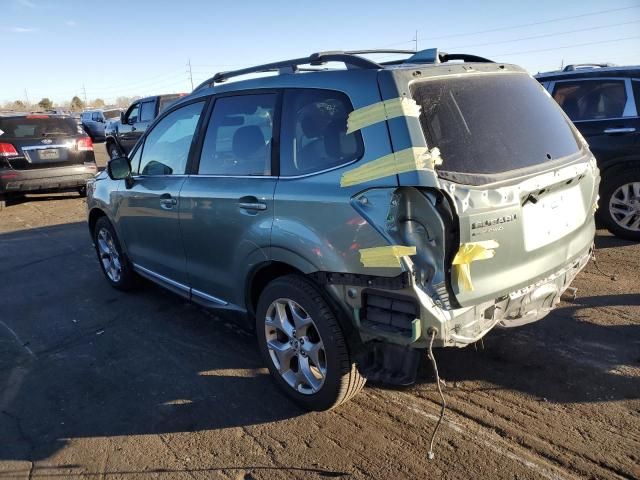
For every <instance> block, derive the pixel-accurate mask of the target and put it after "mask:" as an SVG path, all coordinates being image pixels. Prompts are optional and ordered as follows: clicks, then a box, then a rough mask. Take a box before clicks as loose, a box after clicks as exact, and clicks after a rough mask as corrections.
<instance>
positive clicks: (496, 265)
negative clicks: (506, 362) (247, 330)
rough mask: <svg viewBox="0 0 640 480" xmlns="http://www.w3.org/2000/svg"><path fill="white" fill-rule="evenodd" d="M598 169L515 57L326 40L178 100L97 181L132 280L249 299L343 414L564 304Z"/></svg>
mask: <svg viewBox="0 0 640 480" xmlns="http://www.w3.org/2000/svg"><path fill="white" fill-rule="evenodd" d="M375 53H385V54H393V55H395V56H396V58H397V59H396V60H391V61H386V62H383V63H377V62H374V61H373V60H371V59H370V58H371V55H372V54H375ZM345 67H346V68H345ZM258 72H271V73H273V74H272V75H270V76H262V77H260V78H255V75H254V78H250V79H244V80H240V81H235V82H227V80H229V79H231V78H234V77H238V76H243V75H247V74H255V73H258ZM598 182H599V173H598V169H597V167H596V164H595V161H594V158H593V156H592V155H591V153H590V151H589V148H588V146H587V144H586V143H585V141H584V139H583V138H582V136H581V135H580V133H579V132H578V131H577V130H576V129H575V127H574V126H573V125H572V123H571V122H570V121H569V120H568V119H567V117H566V116H565V115H564V114H563V112H562V110H561V109H560V107H558V105H557V104H556V103H555V102H554V101H553V99H552V98H551V97H550V96H549V95H548V94H547V93H545V91H544V90H543V88H542V87H541V86H540V85H539V83H538V82H537V81H536V80H534V79H533V78H532V77H531V76H530V75H529V74H527V73H526V72H525V71H524V70H522V69H521V68H519V67H517V66H514V65H508V64H500V63H494V62H491V61H489V60H486V59H484V58H481V57H476V56H473V55H464V54H459V55H453V54H445V53H439V52H438V51H437V50H424V51H421V52H417V53H416V52H407V51H392V52H389V51H382V52H381V51H358V52H322V53H316V54H313V55H310V56H308V57H303V58H297V59H293V60H287V61H281V62H274V63H270V64H265V65H259V66H256V67H252V68H247V69H243V70H237V71H233V72H222V73H218V74H216V75H215V76H214V77H212V78H211V79H209V80H208V81H206V82H205V83H203V84H202V85H200V86H199V87H197V88H196V89H195V90H194V91H193V92H192V93H191V94H190V95H188V96H187V97H184V98H183V99H181V100H180V101H179V102H177V103H175V104H174V105H172V106H171V107H170V108H168V109H167V110H166V111H165V112H163V113H162V114H161V115H160V116H159V117H158V118H157V119H156V120H155V121H154V123H153V124H152V125H151V126H150V127H149V129H148V130H147V131H146V133H145V135H144V136H143V137H142V138H141V139H140V140H139V141H138V143H137V145H136V146H135V148H134V149H133V150H132V151H131V153H130V154H129V155H128V156H127V157H120V158H115V159H112V160H111V161H110V163H109V164H108V168H107V171H106V172H103V173H102V174H100V175H99V176H97V177H96V178H95V180H93V181H92V182H91V183H90V184H89V187H88V209H89V216H88V223H89V229H90V231H91V235H92V238H93V241H94V244H95V248H96V252H97V254H98V260H99V263H100V266H101V267H102V270H103V272H104V274H105V276H106V279H107V281H108V282H109V283H110V284H111V285H112V286H113V287H115V288H118V289H122V290H127V289H130V288H132V287H134V285H135V283H136V279H137V277H138V276H141V277H145V278H147V279H149V280H151V281H153V282H155V283H157V284H159V285H161V286H163V287H165V288H167V289H168V290H171V291H173V292H174V293H176V294H178V295H180V296H182V297H184V298H186V299H189V300H191V301H193V302H196V303H198V304H200V305H203V306H205V307H209V308H215V309H223V310H227V311H232V312H236V313H237V317H238V318H240V319H246V320H247V322H248V323H249V324H250V325H251V327H252V328H253V329H254V330H255V333H256V336H257V338H258V343H259V347H260V350H261V352H262V355H263V357H264V361H265V362H266V364H267V365H268V368H269V370H270V371H271V373H272V375H273V377H274V378H275V381H276V382H277V383H278V384H279V385H280V387H282V388H283V389H284V390H285V391H286V392H287V393H288V394H289V395H290V396H291V397H292V398H293V399H294V400H296V401H297V402H298V403H300V404H302V405H303V406H304V407H306V408H309V409H315V410H325V409H329V408H333V407H335V406H336V405H339V404H340V403H342V402H344V401H346V400H348V399H349V398H351V397H352V396H353V395H355V394H356V393H357V392H358V391H359V390H360V389H361V388H362V387H363V386H364V383H365V380H367V379H368V380H375V381H381V382H389V383H391V384H410V383H412V382H413V381H414V380H415V377H416V371H417V367H418V363H419V361H420V359H421V356H422V354H423V352H424V350H425V349H426V348H430V347H432V346H435V347H463V346H465V345H468V344H470V343H474V342H476V341H478V340H480V339H481V338H482V337H483V336H484V335H486V334H487V332H489V331H490V330H491V329H492V328H493V327H495V326H500V327H514V326H519V325H523V324H526V323H529V322H533V321H536V320H539V319H541V318H542V317H544V316H545V315H546V314H547V313H548V312H549V311H550V310H551V309H553V308H554V307H555V306H556V305H557V304H558V302H559V301H560V296H561V295H562V293H563V292H564V290H565V289H567V287H568V286H569V284H570V283H571V281H572V280H573V278H574V277H575V276H576V274H577V273H578V272H579V271H580V270H581V269H582V268H583V267H584V266H585V264H586V263H587V261H588V259H589V257H590V254H591V251H592V245H593V237H594V221H593V215H594V211H595V208H596V205H597V191H598Z"/></svg>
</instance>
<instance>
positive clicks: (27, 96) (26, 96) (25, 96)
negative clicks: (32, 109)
mask: <svg viewBox="0 0 640 480" xmlns="http://www.w3.org/2000/svg"><path fill="white" fill-rule="evenodd" d="M24 99H25V100H26V101H27V108H29V106H30V105H31V102H30V101H29V94H28V93H27V89H26V88H25V89H24Z"/></svg>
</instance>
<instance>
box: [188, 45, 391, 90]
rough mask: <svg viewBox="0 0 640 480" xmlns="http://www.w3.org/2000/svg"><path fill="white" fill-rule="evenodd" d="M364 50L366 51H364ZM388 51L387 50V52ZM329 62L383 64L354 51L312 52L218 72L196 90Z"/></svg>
mask: <svg viewBox="0 0 640 480" xmlns="http://www.w3.org/2000/svg"><path fill="white" fill-rule="evenodd" d="M363 52H364V51H363ZM385 53H386V52H385ZM327 62H343V63H344V64H345V65H346V67H347V68H361V69H378V68H382V66H381V65H379V64H377V63H376V62H373V61H371V60H368V59H366V58H363V57H360V56H358V55H356V54H354V53H352V52H342V51H328V52H317V53H312V54H311V55H309V56H308V57H302V58H294V59H291V60H281V61H279V62H272V63H265V64H263V65H256V66H253V67H247V68H242V69H240V70H232V71H228V72H218V73H216V74H215V75H214V76H213V77H211V78H209V79H208V80H205V81H204V82H202V83H201V84H200V85H198V86H197V87H196V88H195V89H194V92H195V91H197V90H200V89H201V88H204V87H210V86H213V84H215V83H222V82H226V81H227V80H229V79H230V78H233V77H239V76H241V75H248V74H250V73H263V72H277V71H291V72H295V71H296V70H298V67H299V66H300V65H313V66H318V65H323V64H325V63H327Z"/></svg>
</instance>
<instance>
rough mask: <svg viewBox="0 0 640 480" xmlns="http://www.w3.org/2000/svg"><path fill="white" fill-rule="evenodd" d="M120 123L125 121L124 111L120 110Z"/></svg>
mask: <svg viewBox="0 0 640 480" xmlns="http://www.w3.org/2000/svg"><path fill="white" fill-rule="evenodd" d="M120 123H121V124H123V125H124V124H125V123H126V122H125V118H124V112H120Z"/></svg>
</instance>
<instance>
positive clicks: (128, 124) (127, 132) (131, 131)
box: [118, 102, 140, 153]
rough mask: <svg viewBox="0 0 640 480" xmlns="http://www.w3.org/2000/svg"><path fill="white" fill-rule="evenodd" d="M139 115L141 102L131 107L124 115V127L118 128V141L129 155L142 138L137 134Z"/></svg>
mask: <svg viewBox="0 0 640 480" xmlns="http://www.w3.org/2000/svg"><path fill="white" fill-rule="evenodd" d="M139 115H140V102H136V103H134V104H133V105H131V106H130V107H129V109H128V110H127V113H125V115H124V121H123V122H122V125H120V126H119V127H118V140H119V142H120V147H122V149H123V150H124V151H125V153H129V152H130V151H131V149H132V148H133V147H134V145H135V144H136V142H137V141H138V139H139V138H140V135H138V133H137V132H136V123H138V116H139Z"/></svg>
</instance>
